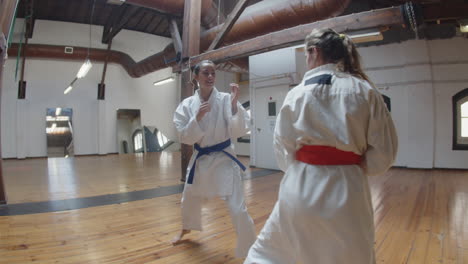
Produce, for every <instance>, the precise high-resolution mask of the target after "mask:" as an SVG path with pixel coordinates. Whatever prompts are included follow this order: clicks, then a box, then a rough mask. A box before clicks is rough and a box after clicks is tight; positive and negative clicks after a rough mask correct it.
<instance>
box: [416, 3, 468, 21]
mask: <svg viewBox="0 0 468 264" xmlns="http://www.w3.org/2000/svg"><path fill="white" fill-rule="evenodd" d="M422 9H423V17H424V20H425V21H436V20H438V19H440V20H449V19H452V20H453V19H455V20H456V19H462V18H468V4H464V3H441V4H427V5H423V7H422Z"/></svg>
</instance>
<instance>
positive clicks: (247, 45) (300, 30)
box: [174, 7, 404, 71]
mask: <svg viewBox="0 0 468 264" xmlns="http://www.w3.org/2000/svg"><path fill="white" fill-rule="evenodd" d="M402 24H404V21H403V15H402V13H401V10H400V7H391V8H385V9H380V10H373V11H368V12H362V13H358V14H352V15H347V16H340V17H335V18H330V19H326V20H322V21H318V22H313V23H309V24H304V25H300V26H296V27H292V28H288V29H284V30H280V31H277V32H273V33H269V34H266V35H263V36H259V37H256V38H253V39H249V40H245V41H242V42H239V43H236V44H233V45H229V46H226V47H222V48H219V49H217V50H213V51H209V52H205V53H203V54H200V55H197V56H192V57H191V58H190V62H191V65H195V64H196V63H198V62H200V61H202V60H212V61H214V62H217V63H220V62H225V61H229V60H232V59H236V58H241V57H246V56H251V55H254V54H258V53H262V52H266V51H270V50H275V49H280V48H284V47H289V46H292V45H297V44H301V43H302V42H303V41H304V38H305V36H306V35H307V34H309V33H310V32H311V30H312V29H314V28H319V29H321V28H333V29H335V30H336V31H338V32H347V31H352V30H359V29H365V28H373V27H380V26H390V25H402ZM184 66H185V67H186V66H187V65H184ZM174 71H180V67H177V66H175V67H174Z"/></svg>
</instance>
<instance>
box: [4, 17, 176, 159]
mask: <svg viewBox="0 0 468 264" xmlns="http://www.w3.org/2000/svg"><path fill="white" fill-rule="evenodd" d="M21 30H22V20H20V19H18V20H17V22H16V28H15V32H16V33H15V34H14V42H17V41H19V35H20V31H21ZM88 30H89V25H84V24H75V23H65V22H52V21H45V20H36V24H35V27H34V34H33V38H32V39H30V40H29V43H41V44H51V45H68V46H80V47H87V45H88V41H89V37H88V36H89V31H88ZM101 37H102V27H100V26H93V27H92V47H93V48H101V49H105V48H106V46H105V45H103V44H101V43H100V40H101ZM170 42H171V40H170V39H166V38H162V37H157V36H154V35H149V34H144V33H139V32H133V31H127V30H122V31H121V32H120V33H119V34H118V35H117V36H116V37H115V39H114V40H113V43H112V49H113V50H119V51H123V52H125V53H127V54H129V55H130V56H131V57H132V58H133V59H134V60H135V61H139V60H141V59H143V58H145V57H147V56H150V55H152V54H154V53H156V52H158V51H160V50H162V49H163V48H164V47H165V46H166V45H167V44H168V43H170ZM80 66H81V62H72V61H58V60H38V59H27V61H26V67H25V80H26V81H27V89H26V90H27V91H26V99H25V100H17V87H18V80H15V67H16V58H14V57H11V58H9V59H8V60H7V62H6V65H5V68H4V75H3V91H2V116H1V122H2V123H1V129H2V142H1V143H2V155H3V158H11V157H19V158H24V157H39V156H46V154H47V150H46V135H45V111H46V108H48V107H69V108H72V109H73V114H74V116H73V121H74V129H75V131H74V143H75V154H77V155H83V154H96V153H99V154H105V153H115V152H118V150H117V144H116V142H117V138H116V137H117V133H116V132H115V131H116V127H117V118H116V110H117V109H119V108H126V109H140V110H141V120H142V125H148V126H155V127H158V129H160V130H161V131H162V132H163V133H164V134H165V135H166V136H167V137H168V138H170V139H172V140H174V139H176V134H175V129H174V126H173V125H172V115H173V111H174V109H175V108H176V106H177V104H178V102H179V94H180V92H179V88H178V87H179V86H178V81H176V82H173V83H169V84H165V85H161V86H153V85H152V84H153V82H154V81H156V80H159V79H162V78H165V77H168V76H170V75H172V70H171V69H170V68H167V69H163V70H160V71H158V72H154V73H151V74H148V75H146V76H143V77H141V78H131V77H129V76H128V74H127V73H126V71H125V70H124V69H123V68H122V67H121V66H120V65H116V64H110V65H108V69H107V75H106V81H105V83H106V100H105V101H98V100H97V99H96V98H97V85H98V83H99V82H100V80H101V75H102V69H103V64H102V63H98V62H93V68H92V69H91V71H90V72H89V73H88V75H87V76H86V77H85V78H83V79H80V80H78V81H77V82H76V85H75V87H74V89H73V90H72V92H70V93H69V94H68V95H64V94H63V91H64V89H65V88H66V87H67V86H68V84H69V83H70V82H71V80H72V79H73V78H74V76H75V75H76V73H77V71H78V69H79V68H80ZM18 74H19V73H18ZM177 77H178V76H177ZM176 79H179V78H176ZM98 121H99V122H98Z"/></svg>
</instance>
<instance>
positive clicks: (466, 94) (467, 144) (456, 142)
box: [452, 88, 468, 150]
mask: <svg viewBox="0 0 468 264" xmlns="http://www.w3.org/2000/svg"><path fill="white" fill-rule="evenodd" d="M466 102H468V88H465V89H463V90H462V91H460V92H458V93H457V94H455V95H454V96H453V97H452V116H453V124H452V125H453V127H452V132H453V135H452V150H468V138H462V137H461V125H462V124H461V119H462V117H461V105H462V104H464V103H466Z"/></svg>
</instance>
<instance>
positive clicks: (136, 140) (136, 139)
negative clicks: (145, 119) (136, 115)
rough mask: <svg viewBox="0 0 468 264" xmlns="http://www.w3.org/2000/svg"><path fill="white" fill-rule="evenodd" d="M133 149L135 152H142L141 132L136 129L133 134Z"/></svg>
mask: <svg viewBox="0 0 468 264" xmlns="http://www.w3.org/2000/svg"><path fill="white" fill-rule="evenodd" d="M133 150H134V151H135V153H137V152H143V133H142V132H141V130H137V131H136V132H135V134H134V135H133Z"/></svg>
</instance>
